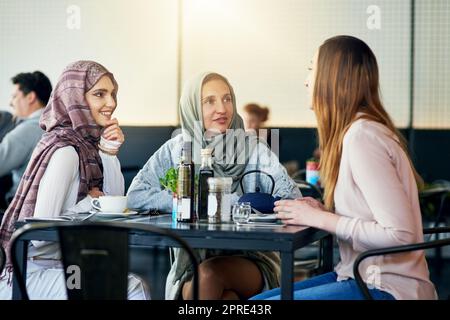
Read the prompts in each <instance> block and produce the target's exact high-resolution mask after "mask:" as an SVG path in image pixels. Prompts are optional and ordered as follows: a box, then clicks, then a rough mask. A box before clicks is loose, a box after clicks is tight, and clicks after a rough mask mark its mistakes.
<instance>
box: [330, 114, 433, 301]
mask: <svg viewBox="0 0 450 320" xmlns="http://www.w3.org/2000/svg"><path fill="white" fill-rule="evenodd" d="M334 201H335V208H336V214H338V215H339V216H340V218H339V222H338V224H337V230H336V235H337V239H338V244H339V251H340V257H341V261H340V262H339V264H338V265H337V266H336V268H335V271H336V272H337V274H338V280H345V279H348V278H354V276H353V269H352V268H353V263H354V261H355V259H356V257H357V256H358V254H359V253H361V252H364V251H367V250H370V249H378V248H383V247H389V246H398V245H405V244H411V243H417V242H422V241H423V233H422V219H421V213H420V207H419V199H418V191H417V186H416V182H415V179H414V175H413V172H412V170H411V167H410V163H409V160H408V158H407V156H406V155H405V153H404V152H403V150H402V148H401V147H400V145H399V144H398V143H397V141H396V139H395V138H393V135H392V134H391V133H390V131H389V130H388V129H387V128H386V127H385V126H383V125H381V124H379V123H376V122H374V121H368V120H363V119H360V120H357V121H355V122H354V123H353V124H352V125H351V127H350V129H349V130H348V131H347V133H346V134H345V137H344V141H343V150H342V158H341V163H340V169H339V178H338V181H337V184H336V189H335V193H334ZM359 270H360V273H361V275H362V277H363V279H364V281H365V282H366V283H368V284H370V285H372V286H375V287H377V288H379V289H381V290H384V291H386V292H389V293H390V294H392V295H393V296H394V297H395V298H396V299H436V298H437V295H436V291H435V288H434V285H433V284H432V283H431V281H430V279H429V271H428V266H427V263H426V260H425V256H424V252H423V251H415V252H411V253H401V254H396V255H386V256H378V257H371V258H367V259H366V260H364V261H363V263H362V264H361V265H360V269H359Z"/></svg>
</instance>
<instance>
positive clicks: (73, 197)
mask: <svg viewBox="0 0 450 320" xmlns="http://www.w3.org/2000/svg"><path fill="white" fill-rule="evenodd" d="M99 154H100V158H101V159H102V164H103V190H102V191H103V193H104V194H105V195H123V194H124V192H125V183H124V178H123V175H122V172H121V169H120V162H119V159H118V158H117V157H116V156H111V155H108V154H106V153H103V152H101V151H99ZM79 184H80V173H79V157H78V153H77V152H76V151H75V149H74V148H73V147H72V146H67V147H63V148H60V149H58V150H56V151H55V153H54V154H53V155H52V157H51V159H50V161H49V163H48V166H47V169H46V170H45V173H44V175H43V177H42V179H41V182H40V184H39V189H38V194H37V199H36V206H35V211H34V217H40V218H44V217H58V216H60V215H63V214H69V213H76V212H87V211H89V210H91V209H92V206H91V200H92V198H91V196H89V195H87V196H86V197H85V198H84V199H82V200H81V201H79V202H78V203H77V196H78V186H79ZM28 256H29V257H36V256H38V257H39V258H47V259H58V258H59V253H58V247H57V246H56V245H53V244H49V243H48V242H44V241H32V245H30V248H29V253H28Z"/></svg>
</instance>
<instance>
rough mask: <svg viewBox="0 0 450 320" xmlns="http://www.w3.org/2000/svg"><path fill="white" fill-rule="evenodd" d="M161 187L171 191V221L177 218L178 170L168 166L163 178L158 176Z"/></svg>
mask: <svg viewBox="0 0 450 320" xmlns="http://www.w3.org/2000/svg"><path fill="white" fill-rule="evenodd" d="M159 183H160V184H161V187H162V188H163V189H165V190H167V191H169V192H171V193H172V221H176V220H177V207H178V196H177V185H178V170H177V169H176V168H170V169H169V170H167V172H166V174H165V176H164V177H163V178H159Z"/></svg>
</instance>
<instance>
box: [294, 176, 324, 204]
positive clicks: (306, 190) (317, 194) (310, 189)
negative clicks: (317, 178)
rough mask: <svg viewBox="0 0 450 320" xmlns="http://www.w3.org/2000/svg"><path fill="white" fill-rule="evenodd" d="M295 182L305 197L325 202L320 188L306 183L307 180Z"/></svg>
mask: <svg viewBox="0 0 450 320" xmlns="http://www.w3.org/2000/svg"><path fill="white" fill-rule="evenodd" d="M294 182H295V183H296V184H297V187H298V188H299V190H300V192H301V193H302V196H303V197H312V198H314V199H317V200H319V201H322V200H323V194H322V190H320V188H319V187H317V186H315V185H313V184H311V183H309V182H306V181H305V180H300V179H294Z"/></svg>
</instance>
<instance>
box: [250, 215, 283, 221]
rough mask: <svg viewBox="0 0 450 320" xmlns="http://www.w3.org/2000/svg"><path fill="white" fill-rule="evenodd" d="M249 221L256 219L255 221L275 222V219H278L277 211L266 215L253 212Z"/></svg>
mask: <svg viewBox="0 0 450 320" xmlns="http://www.w3.org/2000/svg"><path fill="white" fill-rule="evenodd" d="M249 221H254V222H257V221H259V222H274V221H277V217H276V213H273V214H264V215H259V214H251V215H250V219H249Z"/></svg>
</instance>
